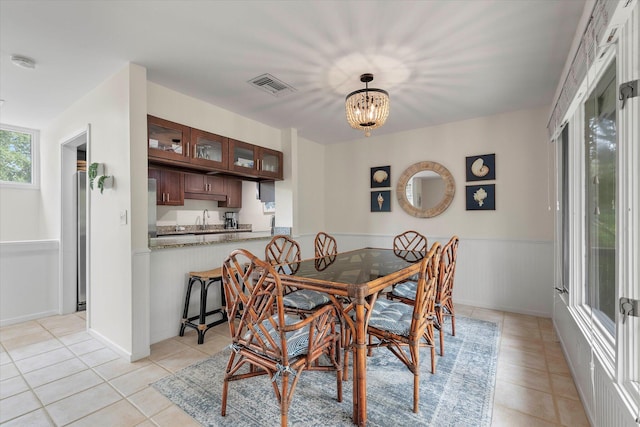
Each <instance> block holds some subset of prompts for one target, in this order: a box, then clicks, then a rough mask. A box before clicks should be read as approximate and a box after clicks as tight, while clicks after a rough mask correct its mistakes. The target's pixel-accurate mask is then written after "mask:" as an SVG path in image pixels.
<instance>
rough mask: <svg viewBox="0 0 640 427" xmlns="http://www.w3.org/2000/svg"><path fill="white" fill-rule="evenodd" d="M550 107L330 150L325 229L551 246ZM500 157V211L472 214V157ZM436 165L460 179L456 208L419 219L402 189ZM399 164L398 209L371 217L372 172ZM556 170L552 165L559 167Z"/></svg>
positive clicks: (393, 169)
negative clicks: (408, 174)
mask: <svg viewBox="0 0 640 427" xmlns="http://www.w3.org/2000/svg"><path fill="white" fill-rule="evenodd" d="M547 113H548V110H547V109H546V108H542V109H536V110H525V111H517V112H512V113H507V114H501V115H496V116H491V117H481V118H477V119H472V120H467V121H463V122H456V123H449V124H446V125H441V126H434V127H428V128H423V129H417V130H413V131H408V132H402V133H397V134H393V135H384V136H372V137H369V138H366V139H364V138H363V139H359V140H355V141H351V142H346V143H341V144H334V145H329V146H327V149H326V154H325V155H326V166H325V180H324V182H325V184H324V185H325V189H326V199H325V202H326V206H325V208H324V212H325V219H324V220H325V224H326V228H327V230H328V231H333V232H343V233H364V234H373V235H376V234H391V235H392V234H397V233H398V232H401V231H403V230H407V229H415V230H418V231H421V232H423V233H425V234H426V235H431V236H440V237H445V236H450V235H452V234H458V235H459V236H460V237H465V238H488V239H516V240H517V239H522V240H534V241H535V240H541V241H551V240H552V238H553V216H552V212H551V211H550V209H549V203H550V202H549V200H553V195H551V196H548V194H547V192H548V188H549V187H550V186H549V183H548V177H549V175H550V174H549V167H550V165H549V158H550V152H549V151H548V150H549V149H550V148H551V147H549V145H548V144H549V143H548V142H547V141H548V138H547V134H546V130H545V127H546V120H547V118H548V117H547ZM490 153H495V155H496V180H495V184H496V210H495V211H466V210H465V185H466V184H467V183H466V182H465V179H466V178H465V157H466V156H471V155H477V154H490ZM424 160H431V161H435V162H438V163H441V164H443V165H444V166H445V167H446V168H447V169H449V171H450V172H451V173H452V174H453V176H454V178H455V180H456V194H455V197H454V199H453V202H452V204H451V206H450V207H449V208H448V209H447V210H446V211H445V212H444V213H443V214H441V215H440V216H437V217H435V218H414V217H412V216H410V215H408V214H406V213H405V212H404V211H403V210H402V208H400V206H399V205H398V202H397V198H396V191H395V185H396V183H397V181H398V177H399V176H400V174H401V173H402V172H403V171H404V169H405V168H407V167H408V166H410V165H412V164H413V163H416V162H419V161H424ZM384 165H390V166H391V185H392V187H391V188H390V189H391V192H392V193H391V199H392V203H391V212H390V213H371V212H370V191H371V189H370V182H369V170H370V168H371V167H374V166H384ZM551 167H552V165H551Z"/></svg>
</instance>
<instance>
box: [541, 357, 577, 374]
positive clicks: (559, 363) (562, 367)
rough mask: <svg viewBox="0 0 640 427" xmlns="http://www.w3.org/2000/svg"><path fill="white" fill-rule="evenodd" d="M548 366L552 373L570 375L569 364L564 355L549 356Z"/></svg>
mask: <svg viewBox="0 0 640 427" xmlns="http://www.w3.org/2000/svg"><path fill="white" fill-rule="evenodd" d="M546 359H547V366H548V367H549V372H550V373H552V374H561V375H568V376H570V375H571V373H570V371H569V365H567V361H566V359H565V358H564V357H551V356H547V357H546Z"/></svg>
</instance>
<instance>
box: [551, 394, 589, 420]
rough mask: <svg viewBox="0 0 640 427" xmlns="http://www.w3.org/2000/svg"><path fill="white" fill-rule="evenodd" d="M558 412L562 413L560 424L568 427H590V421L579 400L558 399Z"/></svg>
mask: <svg viewBox="0 0 640 427" xmlns="http://www.w3.org/2000/svg"><path fill="white" fill-rule="evenodd" d="M556 404H557V405H558V412H560V422H561V423H562V425H563V426H568V427H583V426H584V427H589V426H590V424H589V421H588V420H587V416H586V414H585V413H584V408H583V407H582V403H580V401H579V400H573V399H565V398H563V397H557V398H556Z"/></svg>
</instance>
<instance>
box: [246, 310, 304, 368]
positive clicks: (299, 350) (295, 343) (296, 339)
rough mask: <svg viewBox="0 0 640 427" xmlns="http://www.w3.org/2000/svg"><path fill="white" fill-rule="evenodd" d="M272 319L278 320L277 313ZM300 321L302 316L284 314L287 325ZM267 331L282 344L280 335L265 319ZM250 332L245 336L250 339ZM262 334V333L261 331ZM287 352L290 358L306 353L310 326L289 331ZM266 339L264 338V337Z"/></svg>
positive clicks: (264, 323)
mask: <svg viewBox="0 0 640 427" xmlns="http://www.w3.org/2000/svg"><path fill="white" fill-rule="evenodd" d="M272 319H274V320H276V321H277V315H274V316H272ZM298 322H300V318H299V317H297V316H290V315H286V314H285V316H284V323H285V325H293V324H295V323H298ZM262 324H263V325H264V327H265V328H266V330H267V332H268V333H269V335H270V336H271V338H273V340H274V341H275V342H276V343H278V344H280V335H279V334H278V332H277V331H276V330H275V329H274V328H273V326H272V324H271V322H270V321H268V320H265V321H263V322H262ZM249 334H250V332H247V333H246V334H245V336H244V338H245V339H249ZM259 334H260V335H262V333H259ZM286 337H287V353H288V356H289V358H294V357H296V356H299V355H301V354H306V352H307V348H308V347H309V326H305V327H304V328H300V329H297V330H295V331H291V332H287V334H286ZM263 339H264V338H263Z"/></svg>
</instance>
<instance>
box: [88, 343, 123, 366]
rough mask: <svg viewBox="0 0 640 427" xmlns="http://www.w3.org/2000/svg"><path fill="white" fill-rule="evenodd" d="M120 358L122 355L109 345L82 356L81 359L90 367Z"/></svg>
mask: <svg viewBox="0 0 640 427" xmlns="http://www.w3.org/2000/svg"><path fill="white" fill-rule="evenodd" d="M119 358H120V356H119V355H118V354H117V353H116V352H115V351H113V350H111V349H110V348H107V347H105V348H101V349H100V350H97V351H92V352H91V353H86V354H83V355H81V356H80V359H81V360H82V361H83V362H84V363H86V364H87V365H88V366H90V367H94V366H98V365H102V364H103V363H107V362H111V361H112V360H116V359H119Z"/></svg>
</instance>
